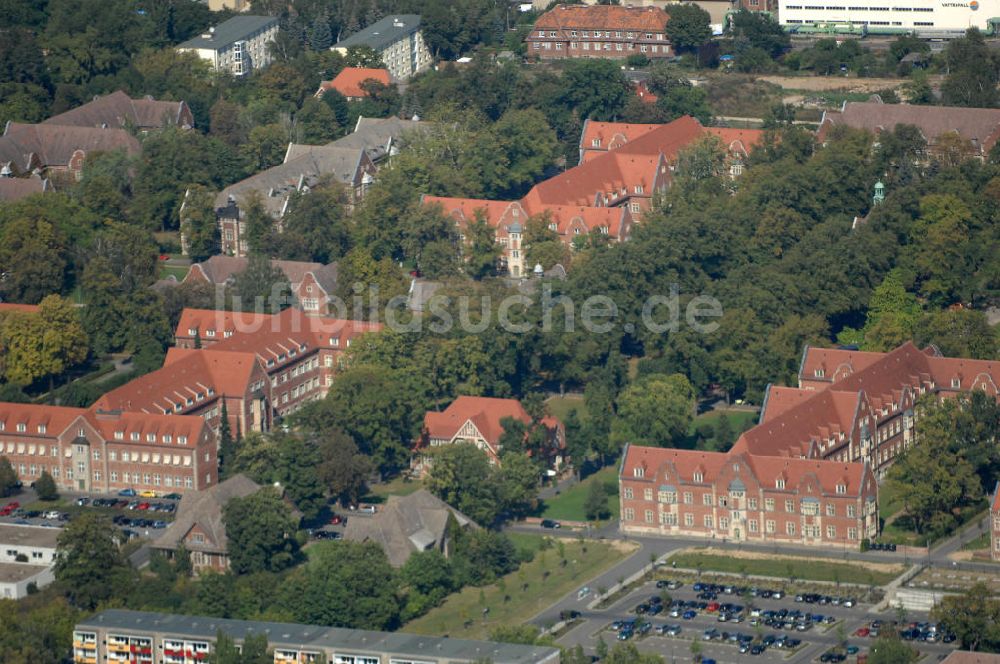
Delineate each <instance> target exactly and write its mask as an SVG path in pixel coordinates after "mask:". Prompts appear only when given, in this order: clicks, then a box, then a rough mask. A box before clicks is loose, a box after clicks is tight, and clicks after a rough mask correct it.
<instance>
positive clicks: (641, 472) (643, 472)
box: [632, 466, 646, 477]
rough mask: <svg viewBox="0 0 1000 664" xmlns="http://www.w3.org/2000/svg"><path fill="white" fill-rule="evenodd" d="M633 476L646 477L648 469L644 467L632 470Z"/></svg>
mask: <svg viewBox="0 0 1000 664" xmlns="http://www.w3.org/2000/svg"><path fill="white" fill-rule="evenodd" d="M632 475H633V476H635V477H644V476H645V475H646V469H645V468H643V467H642V466H636V467H635V468H633V469H632Z"/></svg>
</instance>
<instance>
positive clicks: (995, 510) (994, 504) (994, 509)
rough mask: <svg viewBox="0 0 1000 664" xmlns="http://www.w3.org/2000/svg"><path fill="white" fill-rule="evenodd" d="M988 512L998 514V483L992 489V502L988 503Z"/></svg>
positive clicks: (999, 485)
mask: <svg viewBox="0 0 1000 664" xmlns="http://www.w3.org/2000/svg"><path fill="white" fill-rule="evenodd" d="M990 511H991V512H993V513H994V514H997V513H1000V481H998V482H997V486H996V488H995V489H993V500H991V501H990Z"/></svg>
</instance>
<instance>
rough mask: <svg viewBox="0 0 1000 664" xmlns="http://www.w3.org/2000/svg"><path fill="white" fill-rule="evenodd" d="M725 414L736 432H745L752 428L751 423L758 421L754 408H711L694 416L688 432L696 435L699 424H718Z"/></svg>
mask: <svg viewBox="0 0 1000 664" xmlns="http://www.w3.org/2000/svg"><path fill="white" fill-rule="evenodd" d="M723 415H725V416H726V419H728V420H729V425H730V426H731V427H732V429H733V431H734V432H743V431H745V430H746V429H748V428H750V425H753V424H756V423H757V413H755V412H753V411H752V410H722V409H716V410H710V411H708V412H706V413H702V414H701V415H699V416H697V417H696V418H694V421H693V422H691V428H690V429H689V430H688V432H689V433H690V434H691V435H694V433H695V431H697V429H698V426H699V425H701V424H711V425H712V426H713V427H714V426H715V425H716V424H718V422H719V418H720V417H722V416H723Z"/></svg>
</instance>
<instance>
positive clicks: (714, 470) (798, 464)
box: [620, 445, 865, 495]
mask: <svg viewBox="0 0 1000 664" xmlns="http://www.w3.org/2000/svg"><path fill="white" fill-rule="evenodd" d="M736 459H743V460H744V461H746V463H747V465H748V466H750V468H751V469H752V470H753V472H754V475H755V476H756V478H757V480H758V481H759V482H760V483H761V485H763V486H770V487H773V486H775V483H776V480H778V479H779V478H784V480H785V485H786V486H787V487H788V488H790V489H791V488H794V487H796V486H798V485H800V484H801V483H802V482H804V481H806V480H807V479H809V478H810V477H815V478H816V480H817V481H818V482H819V485H820V486H821V487H822V489H823V490H824V491H827V492H829V493H836V489H837V485H838V484H844V485H846V486H847V494H846V495H858V494H859V493H860V492H861V488H862V484H863V482H864V478H865V466H864V464H861V463H840V462H836V461H821V460H818V459H790V458H781V457H767V456H760V455H753V454H743V453H740V452H738V451H735V450H733V451H730V452H703V451H700V450H679V449H672V448H663V447H643V446H638V445H629V446H628V448H627V451H626V453H625V458H624V460H623V461H622V466H621V471H620V476H621V477H622V478H623V479H625V478H630V477H634V476H635V473H634V471H635V468H637V467H640V466H641V467H644V469H645V472H644V473H643V474H644V475H646V476H651V475H652V473H654V472H656V471H657V470H658V469H660V468H661V467H662V466H664V465H665V464H670V465H672V466H673V467H674V468H675V469H676V472H677V474H678V475H679V476H680V478H681V479H683V480H687V481H689V482H690V481H694V474H695V472H700V473H702V475H703V476H704V477H703V481H704V482H706V483H708V482H713V481H714V480H715V479H716V478H717V477H718V475H719V473H720V472H721V471H722V469H723V468H724V467H725V466H726V465H727V464H731V463H733V461H734V460H736Z"/></svg>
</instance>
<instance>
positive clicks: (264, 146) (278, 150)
mask: <svg viewBox="0 0 1000 664" xmlns="http://www.w3.org/2000/svg"><path fill="white" fill-rule="evenodd" d="M288 139H289V136H288V130H287V129H286V128H285V127H283V126H282V125H280V124H278V123H271V124H266V125H258V126H256V127H254V128H253V129H251V130H250V134H249V135H248V136H247V140H246V142H245V143H243V145H242V146H240V152H241V153H242V155H243V157H244V159H246V161H247V163H248V164H250V166H251V168H252V169H253V170H255V171H262V170H264V169H267V168H270V167H272V166H277V165H278V164H280V163H281V161H282V159H284V158H285V151H286V149H287V148H288V142H289V140H288Z"/></svg>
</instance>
